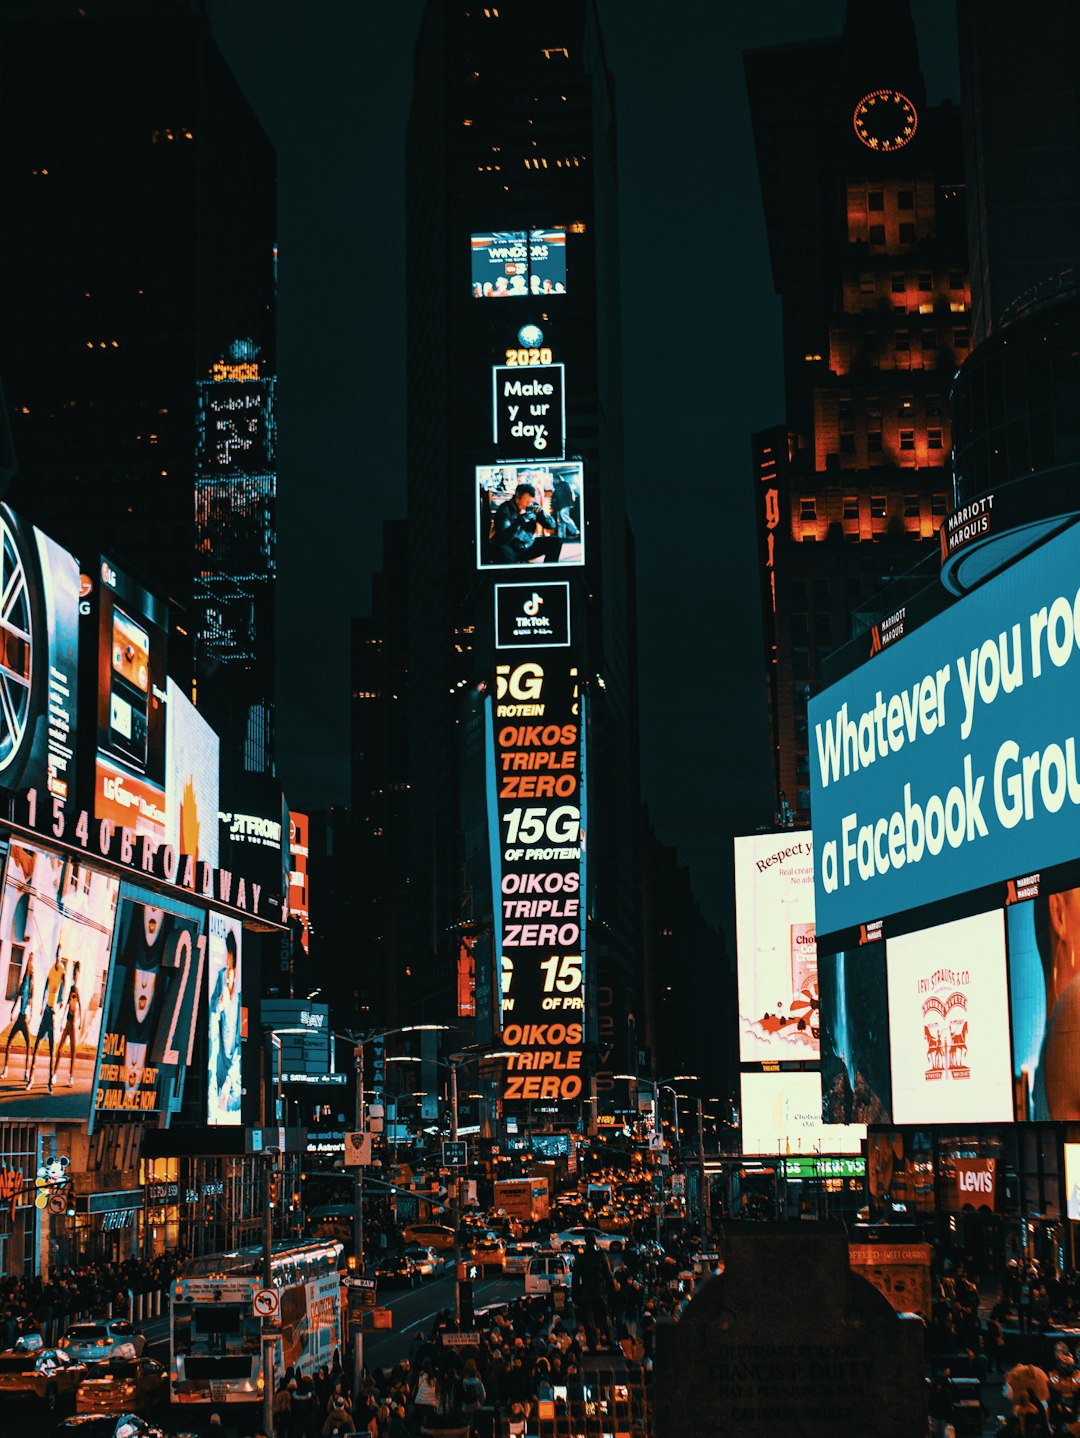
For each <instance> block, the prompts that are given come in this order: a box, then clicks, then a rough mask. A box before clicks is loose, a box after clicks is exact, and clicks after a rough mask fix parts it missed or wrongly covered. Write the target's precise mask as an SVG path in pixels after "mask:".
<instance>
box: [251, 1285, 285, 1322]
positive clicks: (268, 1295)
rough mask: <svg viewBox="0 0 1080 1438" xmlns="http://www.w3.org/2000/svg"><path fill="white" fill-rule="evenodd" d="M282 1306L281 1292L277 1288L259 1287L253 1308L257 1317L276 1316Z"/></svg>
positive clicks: (252, 1304)
mask: <svg viewBox="0 0 1080 1438" xmlns="http://www.w3.org/2000/svg"><path fill="white" fill-rule="evenodd" d="M280 1307H281V1294H280V1293H279V1292H278V1291H277V1289H276V1288H257V1289H256V1290H255V1297H254V1298H253V1299H252V1302H251V1308H252V1312H253V1313H254V1314H255V1317H256V1318H276V1317H277V1316H278V1310H279V1309H280Z"/></svg>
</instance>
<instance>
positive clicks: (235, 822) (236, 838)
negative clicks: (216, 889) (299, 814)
mask: <svg viewBox="0 0 1080 1438" xmlns="http://www.w3.org/2000/svg"><path fill="white" fill-rule="evenodd" d="M218 821H219V825H220V828H219V834H220V840H221V850H220V854H221V858H220V862H221V864H222V865H223V866H224V867H225V868H226V869H228V870H229V871H230V873H233V874H235V875H236V876H240V875H243V876H244V877H245V878H246V879H248V880H254V882H255V883H257V884H259V885H261V886H262V891H263V893H264V894H265V895H267V896H270V895H276V896H277V898H278V900H279V901H280V900H281V899H282V898H285V899H286V900H287V898H288V883H289V873H290V864H291V854H290V852H289V848H288V835H289V822H288V817H287V814H286V811H285V800H284V796H283V794H282V791H281V784H280V783H279V782H278V780H276V779H275V778H274V776H273V775H271V774H249V773H243V772H240V771H239V770H235V769H234V770H231V771H230V772H228V773H227V774H223V775H222V781H221V809H220V810H219V811H218Z"/></svg>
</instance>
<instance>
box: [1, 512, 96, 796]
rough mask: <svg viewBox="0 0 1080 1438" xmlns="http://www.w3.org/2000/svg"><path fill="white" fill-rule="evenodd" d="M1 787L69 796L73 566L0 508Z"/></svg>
mask: <svg viewBox="0 0 1080 1438" xmlns="http://www.w3.org/2000/svg"><path fill="white" fill-rule="evenodd" d="M0 586H2V590H3V596H4V602H3V608H2V612H0V639H2V645H3V649H2V653H3V662H2V663H0V787H3V788H4V789H9V790H15V791H22V790H26V789H33V790H35V791H36V792H37V794H38V795H39V796H40V799H41V802H42V804H43V806H44V807H47V805H46V804H45V800H46V796H49V795H51V796H52V797H54V798H56V799H59V800H67V799H69V798H74V797H75V739H76V708H77V703H76V700H77V677H78V649H79V589H80V581H79V566H78V565H77V564H76V563H75V560H74V559H73V558H72V557H71V555H70V554H69V553H68V552H67V550H66V549H61V548H60V546H59V545H58V544H55V543H54V542H53V541H52V540H51V539H49V538H47V537H46V536H45V535H44V534H42V533H41V531H40V530H38V529H35V528H34V527H33V525H30V524H27V523H26V522H25V521H24V520H21V519H20V518H19V517H18V516H17V515H15V514H13V513H12V511H11V510H10V509H8V507H7V506H6V505H0Z"/></svg>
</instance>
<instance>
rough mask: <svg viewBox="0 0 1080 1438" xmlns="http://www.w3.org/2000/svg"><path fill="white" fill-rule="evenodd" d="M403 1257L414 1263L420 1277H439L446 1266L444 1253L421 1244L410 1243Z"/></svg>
mask: <svg viewBox="0 0 1080 1438" xmlns="http://www.w3.org/2000/svg"><path fill="white" fill-rule="evenodd" d="M402 1257H403V1258H405V1259H406V1260H407V1261H408V1262H409V1263H411V1264H412V1266H413V1268H414V1269H415V1270H416V1273H417V1275H418V1277H420V1278H438V1276H439V1274H440V1273H442V1271H443V1269H444V1268H445V1267H446V1259H445V1258H443V1256H442V1254H440V1253H436V1252H435V1250H434V1249H433V1248H422V1247H421V1246H420V1245H419V1244H410V1245H409V1247H408V1248H406V1249H405V1250H404V1252H403V1254H402Z"/></svg>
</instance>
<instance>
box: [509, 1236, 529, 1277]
mask: <svg viewBox="0 0 1080 1438" xmlns="http://www.w3.org/2000/svg"><path fill="white" fill-rule="evenodd" d="M536 1248H537V1245H536V1244H535V1243H526V1242H524V1241H522V1242H520V1243H508V1244H507V1245H506V1254H505V1256H504V1258H503V1272H504V1273H506V1274H509V1275H511V1276H513V1275H517V1276H519V1277H520V1276H521V1275H522V1274H524V1272H525V1266H526V1264H527V1263H528V1261H529V1259H530V1258H532V1256H533V1254H534V1253H535V1252H536Z"/></svg>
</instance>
